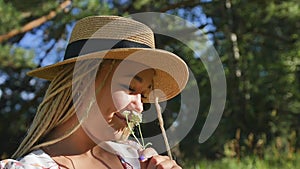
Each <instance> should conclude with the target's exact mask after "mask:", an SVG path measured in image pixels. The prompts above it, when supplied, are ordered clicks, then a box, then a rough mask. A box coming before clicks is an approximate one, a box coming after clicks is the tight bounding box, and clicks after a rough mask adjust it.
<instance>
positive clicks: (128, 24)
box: [27, 16, 188, 103]
mask: <svg viewBox="0 0 300 169" xmlns="http://www.w3.org/2000/svg"><path fill="white" fill-rule="evenodd" d="M96 58H99V59H118V60H125V59H126V60H129V61H135V62H138V63H141V64H144V65H146V66H149V67H151V68H154V69H155V70H156V75H155V77H154V79H153V81H154V84H153V86H154V89H158V90H156V91H160V92H156V93H157V94H156V96H158V97H159V101H166V100H168V99H170V98H173V97H175V96H176V95H178V94H179V93H180V92H181V91H182V89H183V88H184V87H185V85H186V83H187V80H188V68H187V65H186V64H185V62H184V61H183V60H182V59H181V58H180V57H178V56H177V55H175V54H173V53H171V52H168V51H165V50H160V49H155V42H154V33H153V32H152V30H151V29H150V28H149V27H148V26H146V25H144V24H142V23H140V22H137V21H135V20H133V19H129V18H124V17H119V16H90V17H86V18H84V19H81V20H79V21H78V22H77V23H76V25H75V27H74V29H73V31H72V34H71V38H70V40H69V43H68V46H67V49H66V52H65V56H64V60H63V61H61V62H58V63H56V64H52V65H49V66H45V67H41V68H37V69H34V70H32V71H30V72H28V73H27V74H28V75H29V76H34V77H38V78H42V79H47V80H50V81H51V80H52V79H53V78H54V77H55V76H57V75H58V72H60V71H61V70H62V69H64V67H65V66H66V65H68V64H74V63H75V62H76V61H79V60H86V59H96ZM143 101H144V102H146V103H147V102H148V103H149V102H150V103H151V102H154V98H153V97H152V98H151V96H149V98H147V99H146V100H143Z"/></svg>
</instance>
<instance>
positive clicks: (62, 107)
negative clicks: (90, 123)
mask: <svg viewBox="0 0 300 169" xmlns="http://www.w3.org/2000/svg"><path fill="white" fill-rule="evenodd" d="M98 61H99V60H98ZM80 63H82V64H78V62H77V63H76V69H74V64H69V65H66V66H65V67H64V69H62V70H61V71H60V72H59V73H58V75H57V76H56V77H55V78H54V79H53V80H52V81H51V83H50V85H49V87H48V89H47V91H46V94H45V97H44V100H43V101H42V103H41V104H40V105H39V107H38V110H37V113H36V115H35V117H34V119H33V122H32V124H31V126H30V128H29V130H28V132H27V135H26V136H25V138H24V139H23V140H22V142H21V144H20V145H19V147H18V149H17V150H16V152H15V153H14V154H13V155H12V158H19V157H22V156H23V155H25V154H27V153H29V152H30V151H32V150H35V149H38V148H41V147H44V146H48V145H51V144H54V143H57V142H59V141H61V140H63V139H65V138H67V137H68V136H70V135H71V134H73V133H74V132H75V131H76V130H77V129H78V128H79V127H80V125H81V124H82V122H83V120H84V119H82V120H80V121H79V123H78V124H77V125H76V126H74V127H73V128H72V130H70V131H68V132H66V133H65V134H64V135H62V136H60V137H59V138H56V139H54V140H50V141H46V142H43V139H44V138H45V137H46V136H47V134H49V132H51V131H52V130H53V129H54V128H55V127H57V126H59V125H61V124H63V123H64V122H66V121H67V120H68V119H70V117H72V116H73V115H74V114H75V113H76V111H75V110H76V109H75V106H74V105H76V104H80V98H81V97H82V95H83V93H84V92H85V90H86V89H87V88H88V87H86V86H85V87H84V89H83V91H80V90H81V88H82V85H81V82H82V81H81V80H82V79H83V78H85V79H84V81H85V82H88V83H89V84H88V85H91V84H92V83H93V82H95V81H94V80H93V79H94V78H95V74H94V73H95V71H97V70H100V69H101V68H102V66H103V65H104V64H107V63H110V69H109V71H108V72H107V74H106V75H105V77H104V80H103V81H102V83H101V85H100V86H99V87H98V88H97V91H99V90H101V89H102V87H103V86H104V84H105V81H106V80H107V77H108V75H109V74H110V73H111V71H112V68H113V65H114V63H115V60H103V61H102V62H101V65H100V67H99V64H95V63H99V62H95V60H86V61H83V62H80ZM98 72H100V71H97V73H98ZM86 78H91V79H89V80H87V79H86ZM74 91H75V92H76V91H78V93H73V94H72V92H74ZM79 91H80V93H79ZM88 111H89V110H88ZM88 111H87V113H88Z"/></svg>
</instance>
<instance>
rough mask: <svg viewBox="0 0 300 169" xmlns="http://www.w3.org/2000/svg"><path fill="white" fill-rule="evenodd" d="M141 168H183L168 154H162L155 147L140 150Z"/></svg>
mask: <svg viewBox="0 0 300 169" xmlns="http://www.w3.org/2000/svg"><path fill="white" fill-rule="evenodd" d="M140 162H141V169H152V168H153V169H181V167H180V166H179V165H178V164H177V163H176V162H175V161H174V160H170V158H169V157H168V156H161V155H158V153H157V152H156V151H155V150H154V149H153V148H146V149H145V150H141V151H140Z"/></svg>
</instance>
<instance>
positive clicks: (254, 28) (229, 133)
mask: <svg viewBox="0 0 300 169" xmlns="http://www.w3.org/2000/svg"><path fill="white" fill-rule="evenodd" d="M147 11H148V12H162V13H168V14H173V15H176V16H179V17H182V18H184V19H186V20H188V21H190V22H192V23H193V24H195V25H196V26H197V27H198V28H199V29H202V30H203V31H204V33H205V34H206V36H207V37H209V38H210V40H211V41H212V42H213V45H214V47H215V49H216V50H217V52H218V54H219V56H220V58H221V60H222V64H223V66H224V70H225V73H226V79H227V100H226V107H225V110H224V113H223V116H222V119H221V122H220V124H219V126H218V128H217V129H216V131H215V132H214V134H213V135H212V137H210V138H209V139H208V140H207V141H206V142H205V143H202V144H200V143H199V142H198V137H199V131H201V128H202V127H203V123H204V121H205V118H206V115H207V112H208V110H209V106H210V99H211V98H210V84H209V80H208V79H207V73H206V70H205V68H204V66H203V64H202V63H201V60H200V59H199V58H192V59H189V60H188V64H189V67H190V68H191V69H192V71H193V73H194V75H195V77H196V79H197V80H198V87H199V90H200V92H201V107H200V110H199V115H198V117H197V121H196V123H195V124H194V126H193V128H192V130H191V131H190V132H189V134H188V135H187V136H186V137H185V139H184V140H182V141H181V142H180V144H179V145H178V146H177V147H175V148H174V149H173V152H174V153H175V154H176V156H177V159H178V161H179V162H180V163H181V164H182V165H183V166H184V167H183V168H296V166H300V152H299V148H300V141H299V135H300V83H299V81H300V3H299V2H298V0H285V1H282V0H268V1H261V0H251V1H250V0H185V1H179V0H166V1H160V0H154V1H150V0H103V1H100V0H73V1H69V0H26V1H21V0H0V16H1V17H0V138H1V139H0V158H1V159H3V158H7V157H9V156H10V155H11V154H12V153H13V152H14V150H15V149H16V148H17V145H18V144H19V143H20V141H21V139H22V138H23V137H24V135H25V133H26V130H27V128H28V126H29V125H30V123H31V120H32V118H33V116H34V114H35V111H36V107H37V106H38V104H39V103H40V102H41V100H42V97H43V94H44V92H45V90H46V86H47V84H48V82H46V81H43V80H40V79H36V78H32V77H28V76H26V72H27V71H29V70H31V69H33V68H35V67H40V66H45V65H47V64H51V63H54V62H57V61H60V60H61V59H62V57H63V55H64V49H65V47H66V43H67V41H68V38H69V34H70V30H71V28H72V26H73V25H74V23H75V22H76V21H77V20H78V19H80V18H83V17H85V16H89V15H121V16H126V15H129V14H134V13H138V12H147ZM163 42H164V43H160V44H159V48H164V49H173V50H174V51H178V52H179V53H180V55H182V56H183V55H186V53H184V52H185V50H180V49H181V48H180V47H178V46H176V43H173V41H163ZM175 99H176V98H175ZM146 131H147V129H146Z"/></svg>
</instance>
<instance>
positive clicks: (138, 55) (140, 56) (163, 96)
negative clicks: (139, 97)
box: [27, 48, 189, 103]
mask: <svg viewBox="0 0 300 169" xmlns="http://www.w3.org/2000/svg"><path fill="white" fill-rule="evenodd" d="M87 59H116V60H128V61H134V62H137V63H141V64H144V65H146V66H148V67H150V68H153V69H155V71H156V75H155V77H154V79H153V82H154V89H158V90H156V91H159V90H160V92H156V94H155V96H156V97H158V98H159V101H160V102H161V101H166V100H169V99H171V98H173V97H175V96H177V95H178V94H179V93H180V92H181V91H182V90H183V88H184V87H185V85H186V83H187V81H188V76H189V72H188V67H187V65H186V63H185V62H184V61H183V60H182V59H181V58H180V57H178V56H177V55H175V54H173V53H171V52H168V51H165V50H160V49H152V48H149V49H148V48H122V49H111V50H107V51H100V52H94V53H89V54H85V55H81V56H78V57H75V58H71V59H67V60H64V61H62V62H58V63H55V64H52V65H49V66H45V67H40V68H37V69H34V70H32V71H29V72H28V73H27V75H29V76H33V77H38V78H42V79H46V80H50V81H51V80H52V79H53V78H54V77H56V76H57V75H58V73H59V72H60V71H61V70H63V69H64V67H65V66H66V65H69V64H72V63H73V64H74V63H75V62H77V61H81V60H87ZM143 102H144V103H154V102H155V98H153V97H151V95H150V96H149V97H148V98H147V99H145V100H143Z"/></svg>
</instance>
